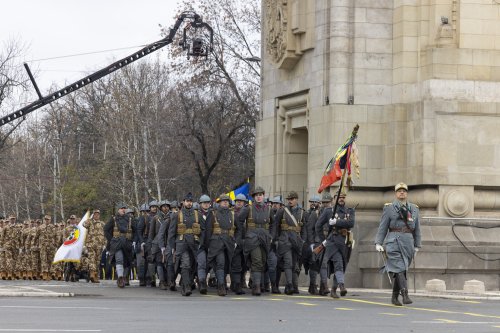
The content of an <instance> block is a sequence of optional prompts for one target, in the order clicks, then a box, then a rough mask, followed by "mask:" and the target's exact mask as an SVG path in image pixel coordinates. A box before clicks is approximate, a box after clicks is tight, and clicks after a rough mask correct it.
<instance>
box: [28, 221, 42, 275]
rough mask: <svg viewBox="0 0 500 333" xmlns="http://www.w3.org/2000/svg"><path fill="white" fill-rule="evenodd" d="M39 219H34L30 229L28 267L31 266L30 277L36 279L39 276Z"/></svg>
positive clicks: (40, 222)
mask: <svg viewBox="0 0 500 333" xmlns="http://www.w3.org/2000/svg"><path fill="white" fill-rule="evenodd" d="M41 224H42V221H41V220H36V221H35V222H34V223H33V225H32V226H31V229H30V237H29V240H30V268H31V279H32V280H37V279H39V278H40V246H39V238H40V232H39V231H40V225H41Z"/></svg>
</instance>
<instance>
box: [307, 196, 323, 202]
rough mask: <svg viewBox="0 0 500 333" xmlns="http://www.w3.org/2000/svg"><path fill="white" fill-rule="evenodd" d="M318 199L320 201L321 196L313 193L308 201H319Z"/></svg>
mask: <svg viewBox="0 0 500 333" xmlns="http://www.w3.org/2000/svg"><path fill="white" fill-rule="evenodd" d="M320 201H321V198H320V197H319V195H317V194H313V195H311V197H310V198H309V202H320Z"/></svg>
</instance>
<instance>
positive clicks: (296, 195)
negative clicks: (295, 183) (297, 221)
mask: <svg viewBox="0 0 500 333" xmlns="http://www.w3.org/2000/svg"><path fill="white" fill-rule="evenodd" d="M286 198H287V200H288V199H295V198H297V199H298V198H299V195H298V194H297V192H295V191H290V193H288V195H287V196H286Z"/></svg>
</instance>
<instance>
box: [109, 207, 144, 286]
mask: <svg viewBox="0 0 500 333" xmlns="http://www.w3.org/2000/svg"><path fill="white" fill-rule="evenodd" d="M116 208H117V209H118V213H117V214H116V215H115V216H112V217H111V218H110V219H109V221H108V223H106V225H105V226H104V235H105V236H106V239H107V240H108V246H107V249H108V251H109V254H110V260H111V261H112V260H113V259H114V260H115V264H116V274H117V276H118V280H117V284H118V287H119V288H124V287H125V283H126V281H125V276H128V275H129V274H130V267H131V265H132V261H133V249H132V241H133V238H134V235H135V233H136V224H135V221H134V219H132V217H130V216H129V215H127V214H125V211H126V209H127V205H125V204H124V203H120V204H118V205H117V206H116Z"/></svg>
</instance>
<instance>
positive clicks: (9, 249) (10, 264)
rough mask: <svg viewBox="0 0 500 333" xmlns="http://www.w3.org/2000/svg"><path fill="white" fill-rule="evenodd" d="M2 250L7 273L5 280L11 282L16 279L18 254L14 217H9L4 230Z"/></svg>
mask: <svg viewBox="0 0 500 333" xmlns="http://www.w3.org/2000/svg"><path fill="white" fill-rule="evenodd" d="M3 239H4V245H3V246H4V249H5V270H6V271H7V279H8V280H13V279H15V278H16V275H15V269H16V262H15V260H16V258H17V255H18V253H19V244H18V241H19V240H18V237H17V226H16V217H15V216H14V215H11V216H9V224H7V226H5V230H4V236H3Z"/></svg>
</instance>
